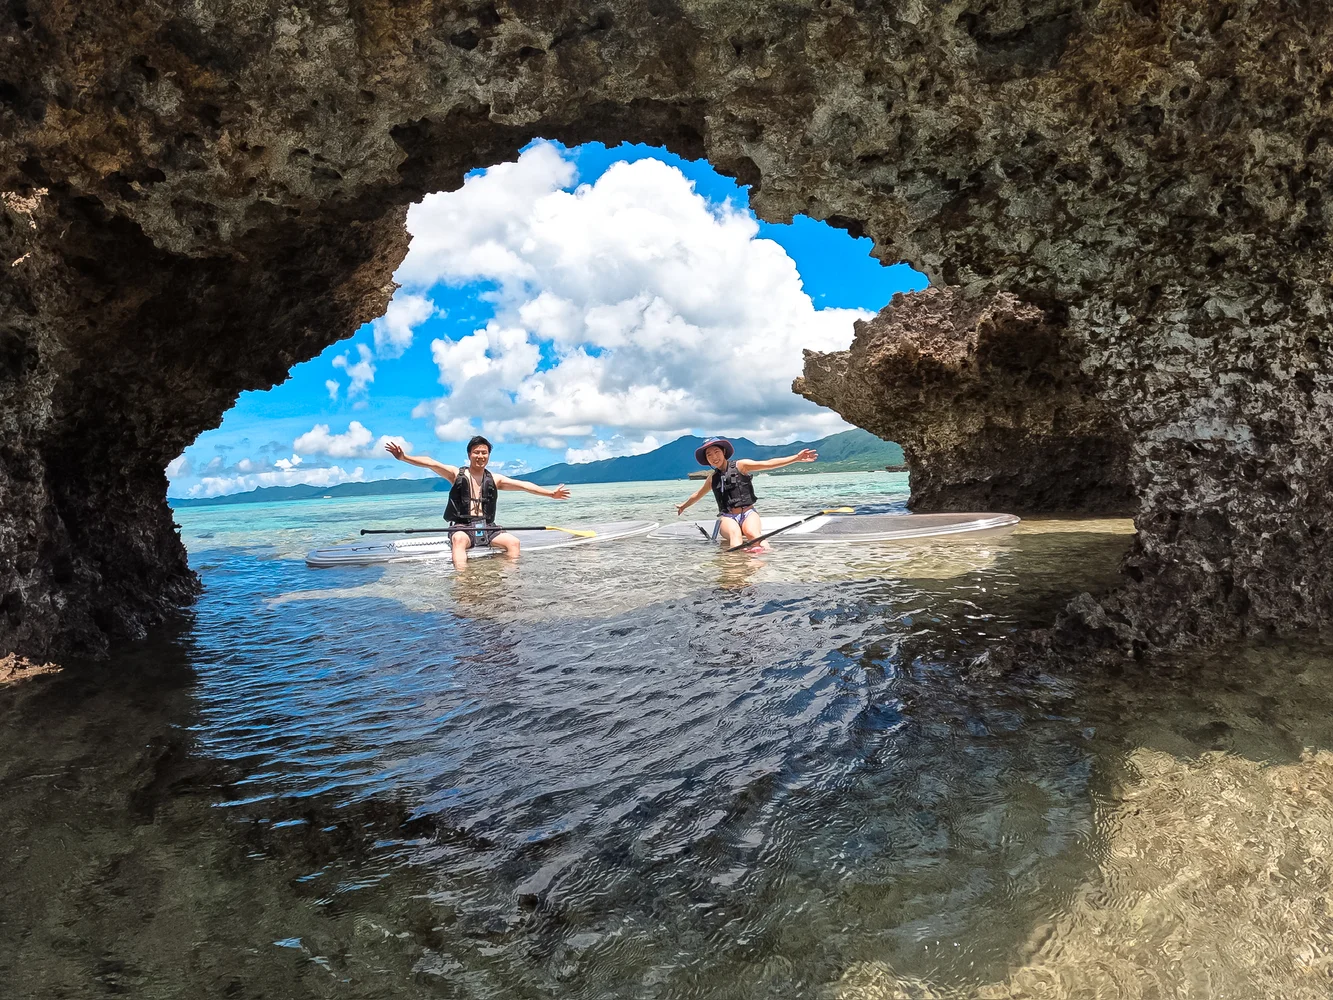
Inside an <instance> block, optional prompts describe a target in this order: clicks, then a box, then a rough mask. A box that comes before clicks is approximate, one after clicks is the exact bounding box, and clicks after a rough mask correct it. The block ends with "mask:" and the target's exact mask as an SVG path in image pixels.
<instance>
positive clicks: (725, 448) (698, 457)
mask: <svg viewBox="0 0 1333 1000" xmlns="http://www.w3.org/2000/svg"><path fill="white" fill-rule="evenodd" d="M714 446H717V447H718V448H721V449H722V454H723V456H724V457H726V458H730V457H731V456H732V455H734V454H736V449H735V448H733V447H732V446H731V442H730V441H728V440H727V439H726V438H709V439H708V440H707V441H705V442H704V443H703V444H701V445H699V447H698V448H695V449H694V460H695V461H696V462H698V463H699V464H700V465H707V464H708V459H706V458H704V454H705V453H706V452H707V451H708V449H709V448H712V447H714Z"/></svg>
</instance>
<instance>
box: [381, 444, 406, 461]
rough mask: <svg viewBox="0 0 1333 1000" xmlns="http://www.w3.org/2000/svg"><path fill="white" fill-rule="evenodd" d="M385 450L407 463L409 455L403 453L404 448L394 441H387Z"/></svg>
mask: <svg viewBox="0 0 1333 1000" xmlns="http://www.w3.org/2000/svg"><path fill="white" fill-rule="evenodd" d="M384 450H385V451H387V452H388V453H389V454H390V455H392V456H393V457H394V458H396V459H398V461H400V462H405V461H407V453H406V452H404V451H403V446H402V445H400V444H398V443H397V442H394V441H385V442H384Z"/></svg>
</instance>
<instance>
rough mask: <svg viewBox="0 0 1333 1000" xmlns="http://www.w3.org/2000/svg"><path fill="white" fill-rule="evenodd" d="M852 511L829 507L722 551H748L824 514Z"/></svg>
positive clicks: (846, 508) (847, 508) (850, 511)
mask: <svg viewBox="0 0 1333 1000" xmlns="http://www.w3.org/2000/svg"><path fill="white" fill-rule="evenodd" d="M853 509H854V508H852V507H830V508H829V509H828V510H821V511H817V512H816V513H814V514H811V515H809V516H808V517H803V518H801V519H800V520H799V521H793V522H792V523H791V524H784V525H783V526H782V527H781V528H774V529H773V530H772V531H768V532H765V533H764V534H762V535H760V536H759V537H758V538H747V539H746V540H745V541H743V542H741V544H740V545H733V546H732V547H731V548H729V549H724V550H723V551H724V552H739V551H741V549H748V548H751V547H752V546H755V545H758V544H759V543H760V542H765V541H768V539H770V538H772V537H773V536H774V535H780V534H782V532H784V531H786V530H787V529H788V528H794V527H796V526H797V525H798V524H805V522H806V521H813V520H814V519H815V518H817V517H823V516H824V515H825V514H850V513H852V511H853Z"/></svg>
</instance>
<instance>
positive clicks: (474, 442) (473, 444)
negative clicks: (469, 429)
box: [467, 434, 495, 455]
mask: <svg viewBox="0 0 1333 1000" xmlns="http://www.w3.org/2000/svg"><path fill="white" fill-rule="evenodd" d="M479 444H484V445H485V446H486V450H487V451H488V452H491V451H494V450H495V449H494V448H492V447H491V443H490V442H489V441H487V440H486V439H485V438H484V437H482V436H481V435H480V434H477V435H476V436H474V437H473V438H472V440H471V441H469V442H468V443H467V453H468V454H469V455H471V454H472V449H473V448H475V447H476V446H477V445H479Z"/></svg>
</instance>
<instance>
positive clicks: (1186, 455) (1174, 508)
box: [0, 0, 1333, 657]
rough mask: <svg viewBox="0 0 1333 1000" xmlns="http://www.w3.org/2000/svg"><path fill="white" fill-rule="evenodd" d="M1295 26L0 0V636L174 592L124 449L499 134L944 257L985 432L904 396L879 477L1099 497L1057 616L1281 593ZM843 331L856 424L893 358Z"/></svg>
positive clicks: (1061, 15) (284, 368)
mask: <svg viewBox="0 0 1333 1000" xmlns="http://www.w3.org/2000/svg"><path fill="white" fill-rule="evenodd" d="M1330 51H1333V8H1330V7H1329V6H1328V5H1326V4H1313V5H1311V4H1303V5H1296V4H1291V3H1288V2H1285V0H1254V2H1251V3H1246V4H1227V5H1195V4H1191V5H1185V4H1170V3H1145V2H1135V0H1126V2H1102V3H1092V2H1088V0H1026V2H1023V3H1019V2H1018V0H994V2H987V3H981V2H979V0H960V2H956V3H948V4H927V3H923V2H920V0H884V2H874V0H855V2H852V0H818V2H810V3H808V4H792V3H781V4H778V3H763V2H759V3H751V4H721V3H711V2H704V0H610V2H607V3H603V4H599V5H595V6H592V7H590V6H588V5H586V4H575V3H568V2H563V0H547V2H542V3H536V2H531V0H512V2H505V0H497V2H495V3H474V4H464V3H450V2H436V0H431V2H425V0H420V2H405V3H390V2H386V0H354V2H352V3H349V4H342V3H339V4H333V3H322V2H316V3H313V4H305V5H300V6H298V7H294V6H291V5H286V4H278V3H263V2H260V3H247V4H234V3H225V2H223V3H217V4H211V5H195V4H185V3H182V2H172V0H168V2H164V3H160V4H157V5H155V6H153V7H145V8H142V9H140V8H133V9H131V8H130V7H126V6H117V5H107V4H102V5H97V4H92V5H89V4H78V5H71V4H67V3H63V2H58V0H18V2H12V3H10V4H8V5H6V6H5V7H4V8H3V11H2V12H0V152H2V153H3V155H2V156H0V192H2V193H3V204H4V212H3V213H0V250H2V251H3V253H4V259H3V260H2V261H0V268H2V269H3V274H4V280H3V281H0V419H2V420H3V423H2V424H0V429H2V430H3V433H2V434H0V653H3V652H8V651H11V650H13V651H17V652H20V653H25V654H27V655H30V656H37V657H42V656H50V655H58V654H62V653H67V652H70V651H97V650H99V649H101V648H103V647H104V646H105V643H106V642H107V640H108V638H109V637H113V636H121V635H135V634H138V633H140V632H141V631H142V630H143V629H144V628H145V627H146V626H147V625H149V624H151V623H152V622H153V621H154V620H157V619H159V618H160V617H161V616H162V615H164V614H165V613H166V612H167V611H168V610H169V609H170V608H171V607H172V606H174V605H176V604H178V603H179V602H181V601H184V600H187V599H188V598H189V596H190V595H191V593H192V592H193V590H194V587H195V586H196V584H195V581H194V579H193V577H192V576H191V574H190V572H189V570H188V568H187V566H186V562H185V557H184V553H183V551H182V549H181V546H180V543H179V541H178V539H177V537H176V534H175V532H174V530H173V527H172V522H171V516H170V512H169V510H168V508H167V506H166V503H165V499H164V495H165V485H166V483H165V478H164V476H163V472H162V470H163V467H164V466H165V464H166V463H167V462H168V461H169V460H170V459H171V458H173V457H174V456H175V455H177V454H178V453H179V452H180V450H181V449H182V447H183V446H185V445H186V444H188V443H189V442H190V441H191V440H192V439H193V438H194V437H195V436H196V435H197V434H198V433H199V432H200V431H202V430H205V429H207V428H209V427H213V426H216V425H217V423H218V421H219V420H220V419H221V416H222V414H223V413H224V412H225V411H226V409H227V408H228V407H229V406H230V405H231V404H232V402H233V401H234V400H235V398H236V396H237V394H238V393H239V392H241V391H242V390H245V389H258V388H265V387H268V386H271V385H273V384H275V383H276V382H279V381H281V380H282V379H283V378H285V377H286V373H287V372H288V371H289V369H290V368H291V366H292V365H293V364H294V363H296V362H298V361H301V360H304V359H307V358H310V357H312V356H314V355H315V354H316V353H317V352H319V351H320V350H322V349H323V348H324V347H326V346H327V345H329V344H330V343H332V342H334V341H336V340H338V339H339V338H342V337H346V336H348V335H350V334H351V333H352V332H353V330H354V329H355V328H356V327H357V326H358V325H359V324H360V323H362V322H364V321H366V320H368V319H370V318H372V317H374V316H376V315H378V314H379V313H380V311H381V310H382V309H383V308H384V305H385V303H386V302H387V300H388V298H389V296H390V294H391V292H392V287H393V286H392V284H391V280H392V273H393V269H394V267H395V266H396V264H397V263H398V261H399V260H401V258H402V255H403V253H404V252H405V248H406V245H407V237H406V234H405V232H404V228H403V220H404V214H405V211H406V206H407V205H408V204H409V203H410V202H412V201H413V200H415V199H418V198H420V197H421V196H422V195H423V194H424V193H426V192H428V191H433V190H442V189H451V188H454V187H456V186H458V185H459V184H460V183H461V181H462V178H463V176H464V174H465V172H466V171H467V170H469V169H472V168H475V167H482V166H487V165H489V164H492V163H495V162H498V161H501V160H504V159H506V158H509V157H512V156H513V155H514V154H515V152H516V151H517V150H518V149H519V148H520V147H521V146H522V145H523V144H525V143H526V142H528V141H529V140H531V139H532V138H534V137H536V136H545V137H549V138H553V139H558V140H561V141H563V142H566V143H571V144H572V143H579V142H583V141H587V140H594V139H595V140H600V141H604V142H609V143H615V142H620V141H622V140H631V141H637V142H647V143H653V144H659V145H665V146H667V147H669V148H670V149H672V150H674V151H675V152H677V153H680V154H683V155H685V156H690V157H698V156H707V157H708V159H709V160H710V161H711V162H712V163H713V164H714V165H715V166H716V167H718V168H719V169H720V170H722V171H724V172H726V173H729V174H731V175H733V176H735V177H737V178H738V179H739V180H741V181H742V182H744V183H746V184H748V185H750V186H751V190H752V200H753V204H754V207H755V209H756V211H757V212H758V213H759V214H760V215H761V216H763V217H764V218H766V219H771V220H785V219H788V218H790V217H791V216H792V215H793V214H794V213H801V212H803V213H808V214H810V215H812V216H814V217H816V218H822V219H827V220H828V221H829V222H831V223H832V224H834V225H838V226H841V227H843V228H845V229H847V230H848V231H850V232H852V233H855V234H865V235H869V236H871V237H873V238H874V240H875V243H876V253H877V255H878V256H879V257H880V258H881V259H883V260H885V261H895V260H899V259H903V260H908V261H910V262H911V263H913V264H914V265H915V266H917V267H918V268H921V269H922V270H924V271H926V272H927V273H928V274H929V275H930V277H931V279H932V281H933V282H934V283H935V284H936V285H937V286H945V287H947V289H948V290H949V291H948V293H947V294H943V293H942V294H941V295H940V296H938V297H936V298H935V299H933V300H932V301H934V302H935V303H936V306H932V307H931V308H932V309H933V308H938V309H940V310H942V312H941V313H940V319H939V323H938V324H937V327H936V333H934V334H931V335H930V336H929V337H928V338H925V339H924V340H923V344H924V343H925V342H926V340H929V341H930V343H931V344H932V345H934V346H932V347H931V348H930V350H925V351H923V354H922V356H923V357H924V358H927V359H934V360H932V361H930V364H931V365H936V366H937V369H932V370H935V371H936V375H932V377H936V376H938V378H939V379H941V380H942V382H941V383H940V384H942V385H943V386H945V387H946V388H948V387H952V388H953V389H954V390H956V391H959V392H961V393H962V394H963V396H964V397H965V398H964V403H965V405H963V406H962V407H961V408H960V410H959V411H958V414H959V419H960V420H965V421H970V422H971V423H972V425H974V426H980V427H984V428H987V430H986V431H985V433H984V434H982V436H981V441H980V442H979V443H973V442H971V441H967V442H965V441H964V439H963V437H962V435H961V434H959V433H958V430H957V427H956V426H955V423H956V422H955V421H953V417H952V416H951V412H952V411H950V412H945V411H944V409H943V408H942V407H941V405H940V404H939V403H937V402H935V403H932V404H931V405H930V407H929V408H928V410H927V412H928V413H929V414H939V418H938V421H937V422H934V421H935V418H934V417H931V419H930V420H929V421H925V422H918V424H915V425H913V426H915V427H916V430H915V431H914V433H916V434H917V438H916V440H917V443H916V445H915V446H914V450H913V454H914V456H916V458H917V460H918V461H919V462H920V468H921V475H922V482H921V484H920V485H919V496H920V498H921V499H922V500H923V501H924V500H926V499H927V498H928V497H933V498H939V500H940V501H941V502H945V501H946V500H947V499H948V498H949V497H955V498H958V497H962V496H965V495H966V491H967V490H969V489H980V488H981V487H977V486H975V485H969V484H976V483H980V482H982V481H983V480H987V477H989V480H988V481H989V482H990V483H991V484H992V485H991V486H989V487H985V488H987V489H991V490H993V491H994V492H993V494H992V495H994V496H996V497H997V498H1003V497H1005V496H1012V497H1014V498H1015V502H1018V501H1019V500H1022V499H1025V498H1026V499H1027V501H1028V503H1030V504H1032V505H1036V506H1045V505H1047V504H1063V503H1070V504H1075V505H1083V506H1084V507H1086V508H1094V507H1096V508H1100V507H1103V506H1106V505H1112V504H1114V503H1116V502H1119V500H1120V499H1124V498H1126V497H1130V496H1132V497H1133V498H1134V503H1135V504H1136V505H1137V511H1138V513H1137V519H1138V526H1139V537H1138V541H1137V543H1136V546H1135V549H1134V550H1133V552H1132V553H1131V554H1130V556H1129V557H1128V559H1127V562H1126V564H1125V574H1126V578H1127V586H1126V587H1125V588H1124V589H1123V590H1122V591H1120V592H1119V594H1118V595H1116V596H1113V597H1112V598H1110V599H1108V600H1107V601H1104V602H1101V603H1097V604H1095V605H1094V604H1091V603H1090V604H1089V605H1088V606H1087V607H1078V608H1075V609H1074V610H1073V611H1071V614H1072V615H1074V617H1076V618H1077V620H1078V621H1079V622H1081V623H1083V626H1084V627H1085V629H1086V632H1085V634H1086V635H1087V636H1091V637H1093V641H1095V642H1105V643H1110V644H1111V645H1112V646H1114V647H1115V648H1116V649H1119V650H1130V651H1149V650H1152V649H1158V648H1166V647H1169V646H1172V645H1178V644H1183V643H1190V642H1198V641H1201V640H1202V641H1208V640H1212V639H1215V638H1217V637H1220V636H1224V635H1228V634H1234V633H1236V632H1241V631H1248V630H1271V629H1282V628H1290V627H1293V626H1299V625H1306V624H1316V623H1320V622H1323V621H1324V620H1326V619H1327V617H1328V613H1329V610H1330V607H1333V585H1330V583H1329V582H1328V580H1329V574H1328V572H1327V565H1328V561H1329V560H1328V553H1327V550H1326V545H1325V538H1326V530H1327V528H1326V525H1327V524H1328V515H1329V508H1330V500H1329V486H1330V483H1331V482H1333V466H1331V465H1330V459H1329V454H1330V451H1329V448H1328V442H1329V440H1330V432H1331V431H1333V421H1331V420H1330V416H1331V415H1333V413H1331V411H1330V401H1331V400H1333V395H1330V366H1329V354H1328V351H1329V344H1330V342H1331V341H1333V331H1330V329H1329V319H1328V317H1329V315H1330V290H1331V289H1330V279H1331V278H1333V251H1331V249H1330V244H1329V232H1330V226H1331V225H1333V201H1331V200H1330V197H1329V195H1330V181H1329V178H1330V176H1333V64H1330V62H1329V58H1328V53H1329V52H1330ZM909 308H913V307H909V306H907V305H905V304H901V303H900V304H899V305H898V306H895V307H894V309H909ZM927 311H929V310H927ZM1038 313H1039V314H1040V318H1039V319H1038ZM974 314H975V315H976V317H977V319H976V321H975V322H973V321H972V319H971V318H970V317H972V316H973V315H974ZM986 316H989V317H990V319H986V318H985V317H986ZM878 322H879V324H880V327H883V326H884V325H885V324H887V325H888V326H890V327H892V326H893V324H894V319H893V312H892V311H891V312H890V314H889V316H888V317H887V318H882V319H881V320H880V321H878ZM987 323H989V324H990V325H989V326H987V325H986V324H987ZM951 324H952V325H953V326H954V327H956V328H957V330H958V331H966V332H960V334H959V336H958V337H957V338H956V339H957V341H958V344H959V345H961V346H960V347H959V348H958V350H957V351H953V352H952V353H951V352H950V351H949V350H945V351H944V352H943V353H942V354H941V353H940V350H939V349H942V345H944V344H945V343H946V342H947V341H948V340H949V338H950V337H951V336H953V334H948V335H946V333H945V331H947V330H948V329H949V327H950V326H951ZM960 324H961V325H960ZM875 328H876V327H875V324H871V329H872V331H873V330H874V329H875ZM863 336H871V338H872V340H873V333H872V334H870V335H865V334H863ZM922 336H923V337H925V335H924V334H923V335H922ZM1028 338H1031V340H1030V341H1029V339H1028ZM872 347H873V348H874V349H873V350H872ZM864 348H865V357H866V359H867V362H868V363H871V366H872V367H871V368H866V369H864V370H857V369H856V368H855V366H854V365H852V364H851V363H850V362H849V363H848V367H847V368H845V369H844V370H845V371H846V372H847V380H848V382H849V384H850V383H853V382H856V381H857V380H858V379H859V380H861V381H862V382H867V383H868V380H869V379H870V377H871V371H872V368H873V366H874V365H876V364H878V365H883V366H886V367H882V368H881V369H877V370H882V371H884V372H885V373H887V374H891V376H892V377H891V378H890V380H889V383H888V385H887V386H886V389H885V393H884V403H883V406H884V413H885V414H886V415H887V414H889V413H891V412H892V410H893V408H894V407H896V406H899V405H900V404H898V403H894V402H892V396H891V393H890V391H889V389H890V388H892V389H893V391H895V392H898V393H901V392H903V391H905V390H907V389H908V388H909V387H910V386H911V384H912V371H913V369H912V368H911V366H910V364H908V362H907V360H906V358H905V356H901V357H898V358H897V360H893V362H892V364H890V363H889V360H890V355H891V354H892V353H893V351H894V350H900V349H899V348H893V349H888V348H885V349H884V350H881V349H880V348H878V347H874V344H871V343H867V344H866V345H864ZM937 348H939V349H937ZM995 351H999V352H1000V353H1001V354H1003V355H1005V357H997V356H991V355H990V354H988V352H995ZM886 352H887V353H886ZM900 353H901V351H900ZM856 359H857V355H856V352H855V351H853V355H852V360H856ZM877 359H878V360H877ZM857 363H858V364H859V361H857ZM829 364H830V365H832V362H829ZM927 367H928V366H923V367H921V368H919V369H917V370H918V371H920V372H922V373H925V372H926V370H927ZM1024 372H1027V373H1028V375H1027V376H1026V377H1025V376H1024ZM816 376H817V373H816V372H812V373H811V375H810V376H809V381H810V386H809V388H810V390H811V391H812V393H814V394H815V395H817V396H819V397H822V398H825V399H827V400H828V401H829V402H831V403H834V404H836V405H848V406H849V407H850V406H852V405H853V403H852V395H851V391H850V390H848V392H846V393H841V394H840V393H839V392H838V391H837V390H836V389H835V388H833V387H832V384H831V382H829V381H828V380H825V381H824V382H823V383H821V384H819V385H816V382H818V379H817V377H816ZM923 380H924V374H923ZM923 384H924V383H923ZM858 392H860V396H859V397H858V399H859V402H856V403H855V405H856V406H857V407H858V408H859V409H858V412H864V413H865V417H864V419H865V422H866V423H867V425H868V426H875V427H879V426H886V425H887V419H886V418H881V417H877V416H876V415H875V411H874V408H873V405H872V403H873V400H872V398H871V396H870V395H868V393H867V390H866V389H865V388H864V387H863V388H862V389H860V390H858ZM918 398H924V396H921V395H920V394H919V396H918ZM991 406H994V407H995V412H994V414H993V417H994V419H991V416H988V414H989V412H990V411H988V409H987V407H991ZM958 426H961V424H959V425H958ZM932 427H934V428H935V430H932V429H931V428H932ZM1010 432H1014V433H1010ZM936 440H938V442H939V443H938V444H936V443H935V442H936ZM950 440H952V441H953V442H954V444H950V443H949V442H950ZM1122 463H1123V465H1122ZM1122 468H1123V474H1122V472H1121V469H1122ZM1071 475H1072V476H1073V477H1074V481H1073V482H1070V481H1067V477H1069V476H1071ZM1117 498H1119V499H1117Z"/></svg>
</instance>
